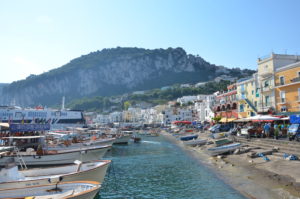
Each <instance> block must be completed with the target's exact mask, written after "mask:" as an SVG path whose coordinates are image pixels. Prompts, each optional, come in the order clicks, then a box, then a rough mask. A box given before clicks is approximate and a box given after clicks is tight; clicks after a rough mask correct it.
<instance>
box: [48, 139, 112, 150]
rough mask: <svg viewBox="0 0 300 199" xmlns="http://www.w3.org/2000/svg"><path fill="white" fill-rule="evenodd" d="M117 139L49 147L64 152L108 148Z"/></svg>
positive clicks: (49, 145)
mask: <svg viewBox="0 0 300 199" xmlns="http://www.w3.org/2000/svg"><path fill="white" fill-rule="evenodd" d="M115 140H116V138H105V139H95V140H90V141H86V142H80V143H71V144H70V145H65V144H63V143H62V144H57V145H51V144H48V145H47V149H48V150H64V149H78V148H85V147H90V146H106V145H112V144H113V143H114V142H115Z"/></svg>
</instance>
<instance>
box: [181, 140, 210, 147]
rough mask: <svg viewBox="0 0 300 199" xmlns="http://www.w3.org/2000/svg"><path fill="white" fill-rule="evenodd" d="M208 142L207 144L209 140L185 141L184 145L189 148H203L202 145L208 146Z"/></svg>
mask: <svg viewBox="0 0 300 199" xmlns="http://www.w3.org/2000/svg"><path fill="white" fill-rule="evenodd" d="M206 142H207V140H205V139H196V140H189V141H185V142H183V143H184V144H185V145H187V146H201V145H204V144H206Z"/></svg>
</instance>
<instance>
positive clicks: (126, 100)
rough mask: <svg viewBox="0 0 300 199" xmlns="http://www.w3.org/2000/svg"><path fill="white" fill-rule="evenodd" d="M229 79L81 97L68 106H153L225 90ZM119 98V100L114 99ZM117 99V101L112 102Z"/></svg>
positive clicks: (95, 108) (107, 108) (98, 108)
mask: <svg viewBox="0 0 300 199" xmlns="http://www.w3.org/2000/svg"><path fill="white" fill-rule="evenodd" d="M229 84H230V82H229V81H220V82H208V83H206V84H204V85H203V86H200V87H189V88H181V87H180V86H179V85H174V86H172V87H170V88H168V89H164V90H161V89H153V90H149V91H146V92H145V93H144V94H129V95H126V96H112V97H93V98H83V99H79V100H75V101H72V102H71V103H70V104H69V105H68V107H69V108H71V109H79V110H85V111H96V112H110V111H115V110H124V109H125V110H126V109H128V107H129V106H130V105H133V106H134V105H136V104H139V103H142V102H146V103H149V104H151V105H153V106H155V105H158V104H165V103H167V102H168V101H170V100H175V99H177V98H179V97H182V96H187V95H199V94H212V93H214V92H216V91H221V90H226V87H227V85H229ZM116 99H119V100H116ZM114 101H118V102H114Z"/></svg>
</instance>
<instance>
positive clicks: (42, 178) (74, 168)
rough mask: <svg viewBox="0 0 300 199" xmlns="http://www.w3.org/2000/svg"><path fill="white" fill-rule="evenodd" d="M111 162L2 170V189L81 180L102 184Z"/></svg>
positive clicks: (0, 182)
mask: <svg viewBox="0 0 300 199" xmlns="http://www.w3.org/2000/svg"><path fill="white" fill-rule="evenodd" d="M110 162H111V161H110V160H98V161H93V162H89V163H81V162H78V164H72V165H64V166H57V167H47V168H45V167H43V168H32V169H26V170H18V167H17V166H14V167H11V168H3V169H2V170H0V187H1V189H10V188H24V187H27V186H34V185H48V184H49V183H55V182H71V181H79V180H82V179H84V180H87V181H95V182H99V183H102V182H103V181H104V177H105V174H106V171H107V168H108V166H109V164H110Z"/></svg>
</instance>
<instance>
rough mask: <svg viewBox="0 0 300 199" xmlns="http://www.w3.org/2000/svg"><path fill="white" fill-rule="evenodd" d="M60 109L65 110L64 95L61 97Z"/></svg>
mask: <svg viewBox="0 0 300 199" xmlns="http://www.w3.org/2000/svg"><path fill="white" fill-rule="evenodd" d="M61 110H62V111H63V110H65V96H63V97H62V103H61Z"/></svg>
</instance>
